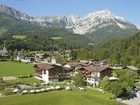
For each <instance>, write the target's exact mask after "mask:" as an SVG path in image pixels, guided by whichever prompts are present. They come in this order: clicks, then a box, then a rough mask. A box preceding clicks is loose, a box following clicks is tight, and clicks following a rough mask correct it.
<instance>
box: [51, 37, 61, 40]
mask: <svg viewBox="0 0 140 105" xmlns="http://www.w3.org/2000/svg"><path fill="white" fill-rule="evenodd" d="M51 39H53V40H62V39H63V38H62V37H60V36H57V37H51Z"/></svg>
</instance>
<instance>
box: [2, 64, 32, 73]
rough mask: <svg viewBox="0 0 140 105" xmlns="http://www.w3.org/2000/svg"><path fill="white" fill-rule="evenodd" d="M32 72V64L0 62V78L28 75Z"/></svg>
mask: <svg viewBox="0 0 140 105" xmlns="http://www.w3.org/2000/svg"><path fill="white" fill-rule="evenodd" d="M33 71H34V68H33V65H32V64H25V63H19V62H0V76H11V75H12V76H16V75H28V74H32V73H33Z"/></svg>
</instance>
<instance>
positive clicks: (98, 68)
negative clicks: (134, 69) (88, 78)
mask: <svg viewBox="0 0 140 105" xmlns="http://www.w3.org/2000/svg"><path fill="white" fill-rule="evenodd" d="M107 68H109V67H108V66H107V65H105V66H89V67H84V69H86V70H87V71H89V72H101V71H103V70H105V69H107ZM110 69H111V68H110Z"/></svg>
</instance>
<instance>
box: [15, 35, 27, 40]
mask: <svg viewBox="0 0 140 105" xmlns="http://www.w3.org/2000/svg"><path fill="white" fill-rule="evenodd" d="M13 38H14V39H25V38H26V36H24V35H13Z"/></svg>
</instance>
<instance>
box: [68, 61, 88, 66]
mask: <svg viewBox="0 0 140 105" xmlns="http://www.w3.org/2000/svg"><path fill="white" fill-rule="evenodd" d="M68 65H70V66H71V67H76V66H78V65H82V66H84V67H87V66H89V65H88V64H86V63H83V62H69V63H68Z"/></svg>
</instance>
